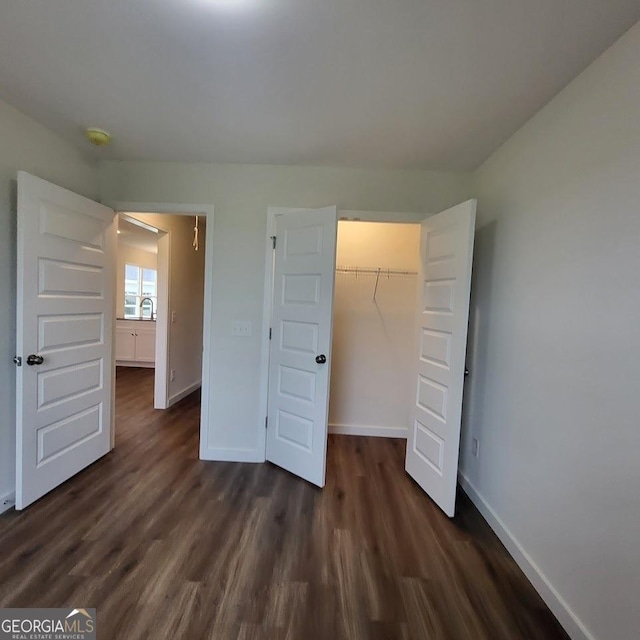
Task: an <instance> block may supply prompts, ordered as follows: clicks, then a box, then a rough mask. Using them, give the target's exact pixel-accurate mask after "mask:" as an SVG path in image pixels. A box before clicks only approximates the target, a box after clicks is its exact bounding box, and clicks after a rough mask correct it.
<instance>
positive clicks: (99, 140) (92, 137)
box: [84, 127, 111, 147]
mask: <svg viewBox="0 0 640 640" xmlns="http://www.w3.org/2000/svg"><path fill="white" fill-rule="evenodd" d="M84 134H85V135H86V136H87V140H89V142H90V143H91V144H94V145H95V146H96V147H106V146H107V145H108V144H109V143H110V142H111V134H110V133H109V132H108V131H105V130H104V129H97V128H96V127H89V128H88V129H86V130H85V132H84Z"/></svg>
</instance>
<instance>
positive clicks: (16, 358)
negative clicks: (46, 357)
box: [13, 356, 22, 367]
mask: <svg viewBox="0 0 640 640" xmlns="http://www.w3.org/2000/svg"><path fill="white" fill-rule="evenodd" d="M13 363H14V364H15V365H17V366H18V367H21V366H22V358H21V357H20V356H16V357H15V358H14V359H13Z"/></svg>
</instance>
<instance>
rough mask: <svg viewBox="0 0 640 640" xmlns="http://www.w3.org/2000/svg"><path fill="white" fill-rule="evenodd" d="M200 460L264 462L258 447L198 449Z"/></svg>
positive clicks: (262, 454) (262, 453)
mask: <svg viewBox="0 0 640 640" xmlns="http://www.w3.org/2000/svg"><path fill="white" fill-rule="evenodd" d="M200 460H217V461H219V462H264V451H263V452H260V451H258V449H200Z"/></svg>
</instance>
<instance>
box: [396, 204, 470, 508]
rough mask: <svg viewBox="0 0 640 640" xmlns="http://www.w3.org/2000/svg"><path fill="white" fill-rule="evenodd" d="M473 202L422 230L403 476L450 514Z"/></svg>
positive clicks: (455, 472)
mask: <svg viewBox="0 0 640 640" xmlns="http://www.w3.org/2000/svg"><path fill="white" fill-rule="evenodd" d="M475 217H476V201H475V200H469V201H468V202H464V203H462V204H459V205H457V206H455V207H453V208H451V209H448V210H447V211H444V212H442V213H440V214H438V215H436V216H432V217H430V218H427V219H426V220H425V221H424V222H423V223H422V233H421V238H420V258H421V264H420V272H419V277H418V296H417V307H418V308H417V322H416V367H415V377H414V380H415V387H414V390H413V393H414V394H415V395H414V396H413V400H412V407H411V422H410V425H409V438H408V441H407V457H406V470H407V472H408V473H409V475H411V477H412V478H414V480H416V482H417V483H418V484H419V485H420V486H421V487H422V488H423V489H424V490H425V491H426V493H428V494H429V496H430V497H431V498H432V499H433V500H434V502H435V503H436V504H437V505H438V506H439V507H440V508H441V509H442V510H443V511H444V512H445V513H446V514H447V515H448V516H449V517H453V515H454V512H455V499H456V487H457V479H458V453H459V448H460V424H461V418H462V391H463V385H464V375H465V356H466V347H467V325H468V319H469V295H470V291H471V265H472V258H473V241H474V230H475Z"/></svg>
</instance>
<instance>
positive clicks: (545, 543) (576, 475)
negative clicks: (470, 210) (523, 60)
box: [461, 25, 640, 640]
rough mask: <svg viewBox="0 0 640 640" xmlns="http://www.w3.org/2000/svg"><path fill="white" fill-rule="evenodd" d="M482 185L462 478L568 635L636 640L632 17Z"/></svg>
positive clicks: (639, 96)
mask: <svg viewBox="0 0 640 640" xmlns="http://www.w3.org/2000/svg"><path fill="white" fill-rule="evenodd" d="M475 185H476V187H475V190H476V193H477V195H478V198H479V205H478V206H479V208H478V230H477V234H476V251H475V260H474V276H473V296H472V297H473V300H472V308H471V327H470V367H469V368H470V369H471V377H470V379H469V385H470V387H469V388H468V394H467V398H466V400H467V403H466V406H465V433H464V440H463V445H462V452H461V453H462V457H461V465H462V472H463V474H464V475H465V476H466V477H467V478H468V480H469V481H470V482H471V483H472V485H473V487H475V490H476V491H477V495H475V498H476V501H478V504H480V505H481V506H483V508H484V509H485V513H488V515H489V517H490V518H498V519H499V520H500V521H501V522H502V524H503V525H504V527H506V528H507V529H508V530H509V531H510V533H511V535H512V537H513V540H517V542H518V543H519V544H520V545H521V548H520V550H518V549H517V548H516V546H515V543H514V542H513V540H511V541H509V540H508V537H507V536H505V531H504V530H502V535H503V536H504V537H505V539H506V540H507V542H508V546H510V548H511V549H512V550H515V554H516V556H518V557H519V558H520V560H521V562H523V565H524V566H527V560H526V559H524V558H523V556H522V552H524V553H526V554H528V556H529V560H530V561H531V562H532V563H534V564H535V565H536V567H537V569H538V570H539V572H540V573H541V574H543V575H544V576H545V577H546V579H547V580H548V582H549V583H550V584H551V585H552V586H553V587H554V588H555V590H556V591H557V594H558V595H559V599H561V600H563V601H564V603H565V605H566V607H567V608H569V609H570V610H571V611H572V612H573V614H574V616H575V617H576V619H579V620H580V621H581V622H582V624H583V625H584V627H583V629H582V631H581V630H580V628H579V627H580V624H579V623H578V622H576V621H572V620H571V619H570V615H569V614H567V612H566V611H565V610H562V608H561V607H559V606H557V605H556V604H554V607H555V608H556V611H557V613H558V615H559V617H560V618H561V620H562V621H563V622H564V623H565V624H566V626H567V629H569V630H570V631H571V632H572V635H573V637H574V638H581V637H592V638H598V639H599V640H631V639H632V638H637V637H638V634H639V633H640V632H639V629H640V606H638V602H639V597H640V596H639V594H640V555H639V553H640V552H639V546H638V545H639V543H640V25H637V26H636V27H634V28H633V29H632V30H631V31H630V32H629V33H627V35H626V36H624V37H623V38H622V39H621V40H620V41H619V42H618V43H617V44H615V45H614V46H613V47H612V48H611V49H610V50H609V51H607V52H606V53H605V54H604V55H603V56H602V57H601V58H600V59H598V60H597V61H596V62H595V63H594V64H593V65H592V66H591V67H589V68H588V69H587V70H586V71H585V72H584V73H583V74H582V75H581V76H579V77H578V78H577V79H576V80H575V81H574V82H573V83H572V84H570V85H569V86H568V87H567V88H566V90H564V91H563V92H562V93H561V94H560V95H558V96H557V97H556V98H555V99H554V100H553V101H552V102H551V103H550V104H549V105H548V106H547V107H546V108H544V109H543V110H542V111H541V112H540V113H539V114H538V115H537V116H536V117H535V118H533V120H531V121H530V122H529V123H528V124H527V125H526V126H525V127H524V128H523V129H521V130H520V131H519V132H518V133H517V134H516V135H515V136H513V138H512V139H511V140H509V141H508V142H507V143H506V144H505V145H504V146H503V147H502V148H501V149H500V150H499V151H498V152H497V153H495V154H494V155H493V156H492V157H491V158H490V159H489V160H488V161H487V162H485V164H484V165H483V166H482V167H481V168H480V170H479V171H478V172H477V174H476V175H475ZM472 435H475V436H476V437H478V438H479V439H480V455H479V458H477V459H476V458H473V457H472V456H471V455H470V444H471V443H470V439H471V436H472ZM470 491H471V493H472V494H473V493H474V492H473V490H472V489H470ZM479 496H481V499H482V500H484V501H485V503H486V504H485V505H483V504H482V501H481V500H480V498H479ZM489 508H490V509H491V510H492V511H493V514H492V513H491V512H489V511H488V509H489ZM494 524H496V521H495V520H494ZM498 529H499V530H500V526H499V524H498ZM529 572H530V575H531V576H532V577H533V580H534V582H537V584H538V586H539V587H540V588H541V590H542V592H543V593H545V594H546V595H547V598H548V600H549V602H551V603H553V602H554V596H553V594H551V593H550V591H549V590H548V589H547V586H545V585H544V584H543V583H542V581H541V579H540V578H539V577H538V576H536V575H535V571H533V570H532V568H531V566H530V567H529Z"/></svg>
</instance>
